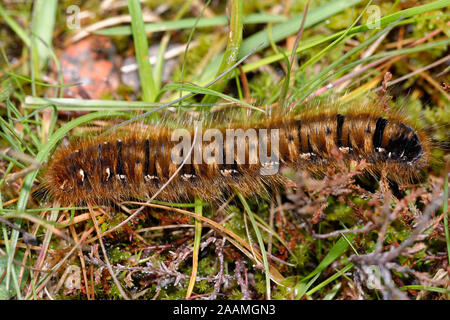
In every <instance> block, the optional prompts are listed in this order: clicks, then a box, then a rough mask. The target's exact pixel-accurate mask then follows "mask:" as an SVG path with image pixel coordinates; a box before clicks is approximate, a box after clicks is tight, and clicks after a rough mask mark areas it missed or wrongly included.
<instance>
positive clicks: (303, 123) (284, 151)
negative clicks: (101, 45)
mask: <svg viewBox="0 0 450 320" xmlns="http://www.w3.org/2000/svg"><path fill="white" fill-rule="evenodd" d="M211 127H212V125H208V128H211ZM250 128H253V129H257V130H260V129H264V130H267V132H269V131H272V130H274V129H276V130H277V132H278V137H277V139H278V144H277V145H276V146H275V147H274V146H273V145H272V142H274V141H273V140H274V139H275V138H274V136H272V135H271V134H267V135H266V136H265V138H264V139H263V140H261V141H263V142H264V143H266V144H267V146H268V147H267V148H266V152H267V151H268V152H269V153H270V152H273V151H275V150H273V149H276V151H277V154H278V158H277V160H276V161H271V162H266V163H264V162H256V163H255V161H252V159H251V158H252V154H254V153H252V152H253V151H255V146H253V147H251V146H252V145H251V144H250V142H249V141H250V140H241V141H238V139H234V138H233V139H232V142H231V143H230V142H228V143H224V144H223V145H218V144H214V145H213V142H217V138H216V140H214V139H213V138H211V137H209V139H208V141H203V142H201V143H200V147H201V148H207V147H208V146H210V147H211V145H212V146H213V147H216V146H219V147H220V148H221V149H212V150H214V151H215V152H212V154H214V156H217V151H218V152H219V153H222V154H225V153H227V152H229V153H231V154H233V155H234V156H235V157H234V159H233V160H232V162H231V163H221V162H219V161H216V160H211V159H209V162H197V163H196V161H195V159H194V158H195V152H191V153H190V154H189V158H187V159H188V160H189V161H187V163H184V164H183V163H181V164H180V163H178V164H177V163H175V162H174V161H173V159H172V158H171V157H172V153H171V150H173V148H174V147H175V146H176V145H177V143H178V142H177V141H172V138H173V137H172V134H173V130H170V129H168V128H164V127H158V126H143V125H139V124H135V125H133V126H131V127H129V128H127V129H128V130H122V131H118V132H113V133H112V134H109V135H107V136H98V137H89V138H84V139H79V140H77V141H74V142H72V143H71V144H70V145H69V146H66V147H60V148H58V149H57V150H56V151H55V153H54V155H53V157H52V158H51V160H50V162H49V165H48V167H47V169H46V171H45V174H44V183H45V185H46V189H47V190H48V192H49V193H50V195H51V197H52V198H53V199H55V200H57V201H59V202H60V203H62V204H74V203H86V202H87V203H98V202H103V201H108V200H115V201H118V200H122V199H126V198H131V197H134V198H143V199H148V198H149V197H151V196H152V195H153V194H154V193H155V192H157V191H158V190H159V188H161V186H163V185H164V184H165V183H166V182H167V181H168V179H170V178H172V180H171V181H170V183H169V184H168V185H167V186H166V187H165V188H164V190H162V192H161V193H160V194H159V196H158V199H161V200H168V201H176V200H180V199H186V198H191V197H193V196H195V195H198V196H200V197H201V198H203V199H204V200H207V201H215V200H220V199H223V195H224V194H226V193H230V192H232V191H233V190H234V189H238V190H242V192H243V193H244V194H246V195H250V194H254V193H259V192H261V190H265V188H272V187H277V186H280V185H282V184H283V182H284V178H283V176H282V175H281V174H279V173H278V172H276V173H274V174H262V169H264V168H267V167H270V166H272V167H273V166H274V165H277V166H278V165H280V166H290V167H292V168H294V169H304V170H309V171H310V172H313V173H317V172H320V171H323V170H325V169H326V168H328V167H331V166H334V165H336V160H335V155H336V152H340V153H341V154H342V157H343V160H344V161H345V162H346V163H349V162H350V161H352V160H356V161H359V160H361V159H365V161H366V162H367V165H368V166H367V169H366V170H367V171H368V172H369V173H377V172H380V171H381V170H383V169H384V170H386V172H387V173H388V175H389V177H390V178H391V179H393V180H396V181H399V182H406V181H409V180H410V179H411V178H412V177H414V176H415V175H416V174H417V172H418V171H420V170H421V169H422V168H424V167H425V166H426V165H427V164H428V163H429V160H430V159H429V142H428V139H427V137H426V136H425V135H424V134H423V133H422V132H421V131H420V130H418V129H413V128H412V126H411V125H409V124H408V122H407V120H406V119H404V118H403V117H401V116H400V115H395V114H391V115H389V116H383V115H381V114H380V112H379V111H377V110H376V108H374V107H365V108H362V107H359V108H356V109H355V108H353V109H352V108H350V109H349V110H348V111H346V112H341V111H339V110H337V109H330V110H327V111H319V112H306V113H302V114H299V115H287V116H283V117H270V118H269V119H266V120H261V121H259V122H255V123H253V124H248V123H247V124H239V123H236V122H233V123H231V124H229V125H227V126H222V127H221V128H218V132H219V133H222V134H223V135H224V136H225V135H226V131H227V129H236V130H238V129H242V131H244V132H246V130H248V129H250ZM189 132H190V133H189V135H190V136H191V138H193V139H195V138H194V137H192V136H193V134H194V130H193V129H191V130H190V131H189ZM247 138H248V136H247ZM242 144H243V148H244V149H243V150H244V154H245V155H244V158H245V159H242V158H241V159H240V160H241V162H239V163H238V161H237V160H239V157H238V155H237V154H236V153H237V151H236V150H238V147H239V145H240V146H241V147H242ZM250 148H252V149H251V150H250ZM230 150H231V151H230ZM241 150H242V149H241ZM256 150H257V153H256V154H258V152H259V155H261V152H262V151H261V150H260V149H257V148H256ZM191 151H192V150H191ZM184 154H185V155H187V154H186V153H184ZM227 154H228V153H227ZM213 159H218V158H213ZM236 159H237V160H236ZM185 160H186V159H185ZM242 160H244V161H242ZM253 160H254V159H253ZM180 166H182V167H181V168H180ZM172 176H173V177H172Z"/></svg>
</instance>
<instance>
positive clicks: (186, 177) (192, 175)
mask: <svg viewBox="0 0 450 320" xmlns="http://www.w3.org/2000/svg"><path fill="white" fill-rule="evenodd" d="M181 178H183V180H189V179H191V178H195V174H188V173H185V174H183V175H182V176H181Z"/></svg>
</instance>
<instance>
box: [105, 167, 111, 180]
mask: <svg viewBox="0 0 450 320" xmlns="http://www.w3.org/2000/svg"><path fill="white" fill-rule="evenodd" d="M105 171H106V181H108V180H109V177H110V176H111V170H110V169H109V168H106V170H105Z"/></svg>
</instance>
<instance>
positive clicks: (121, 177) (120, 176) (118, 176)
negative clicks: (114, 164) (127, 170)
mask: <svg viewBox="0 0 450 320" xmlns="http://www.w3.org/2000/svg"><path fill="white" fill-rule="evenodd" d="M116 176H117V178H119V179H120V180H125V178H126V177H127V176H126V175H124V174H118V175H116Z"/></svg>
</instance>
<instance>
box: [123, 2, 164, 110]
mask: <svg viewBox="0 0 450 320" xmlns="http://www.w3.org/2000/svg"><path fill="white" fill-rule="evenodd" d="M128 10H129V12H130V16H131V30H132V33H133V41H134V48H135V53H136V61H137V64H138V66H139V69H138V71H139V79H140V80H141V90H142V100H144V101H145V102H154V101H155V100H156V97H157V95H158V90H157V86H156V84H155V81H154V78H153V71H152V67H151V65H150V61H149V56H148V42H147V35H146V33H145V27H144V20H143V18H142V11H141V4H140V3H139V0H128Z"/></svg>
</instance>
